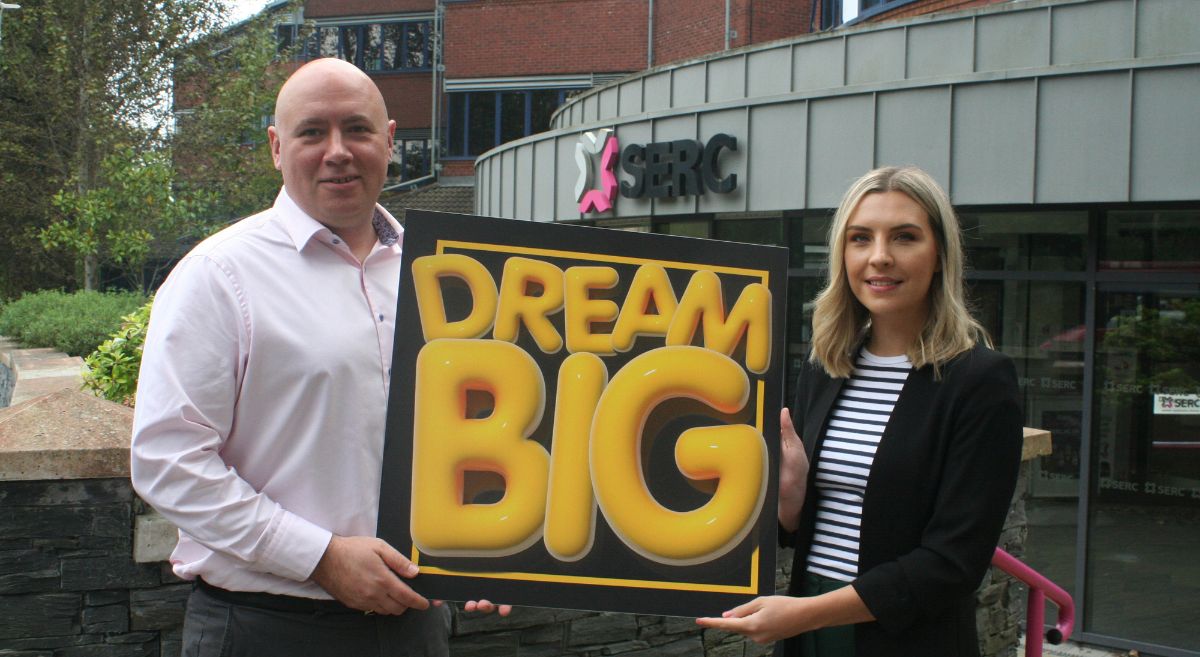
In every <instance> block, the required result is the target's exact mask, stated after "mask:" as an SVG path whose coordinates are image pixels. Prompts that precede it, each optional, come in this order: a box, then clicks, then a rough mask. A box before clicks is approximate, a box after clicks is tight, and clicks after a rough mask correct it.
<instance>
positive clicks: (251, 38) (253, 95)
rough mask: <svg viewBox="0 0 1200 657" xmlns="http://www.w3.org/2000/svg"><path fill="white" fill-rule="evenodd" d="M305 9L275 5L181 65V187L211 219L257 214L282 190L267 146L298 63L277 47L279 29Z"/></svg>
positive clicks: (204, 43) (177, 144)
mask: <svg viewBox="0 0 1200 657" xmlns="http://www.w3.org/2000/svg"><path fill="white" fill-rule="evenodd" d="M298 4H299V3H298V2H293V3H290V4H288V5H283V6H277V7H274V8H273V10H272V12H271V13H269V14H267V13H262V14H259V15H258V16H256V17H254V18H252V19H250V20H247V21H245V22H243V23H241V24H239V25H237V26H234V27H233V28H230V29H227V30H224V31H222V32H220V33H216V34H212V35H210V36H209V37H208V38H205V39H203V40H201V41H199V42H198V43H196V44H194V45H193V46H192V47H191V48H189V50H188V52H187V54H186V55H184V56H182V57H180V58H179V59H178V60H177V62H176V69H175V73H176V82H177V86H176V92H175V109H176V117H177V120H178V125H177V128H176V130H175V133H174V136H173V138H172V145H173V150H174V153H175V167H176V171H177V179H176V182H177V183H178V185H179V186H180V187H181V188H185V189H187V190H188V192H189V193H190V194H192V195H193V198H194V199H195V200H196V201H197V202H198V203H199V204H200V206H199V208H200V209H198V210H197V211H198V212H200V213H201V214H203V215H204V216H205V217H207V218H209V219H210V220H214V221H229V220H233V219H237V218H239V217H243V216H246V215H248V214H250V213H252V212H257V211H258V210H261V209H263V208H264V207H267V206H269V205H270V204H271V202H272V200H273V199H274V196H275V194H276V193H278V191H279V182H280V181H279V173H278V172H277V171H275V166H274V163H273V161H272V159H271V155H270V151H269V150H268V149H267V147H266V142H267V125H268V124H269V121H270V119H271V117H272V115H273V114H274V105H275V96H276V94H277V93H278V92H279V87H280V86H281V85H282V84H283V81H284V80H285V79H286V77H287V76H288V74H290V73H291V71H292V70H293V68H294V65H293V64H292V62H291V61H290V54H291V49H290V48H287V47H281V46H280V44H279V43H278V42H277V40H276V34H275V30H274V25H275V22H276V21H277V20H278V19H279V18H280V17H281V16H284V15H286V14H288V13H290V12H293V11H294V10H295V7H296V6H298ZM297 41H298V40H297Z"/></svg>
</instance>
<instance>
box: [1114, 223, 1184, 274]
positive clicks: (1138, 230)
mask: <svg viewBox="0 0 1200 657" xmlns="http://www.w3.org/2000/svg"><path fill="white" fill-rule="evenodd" d="M1197 226H1200V211H1198V210H1172V211H1157V212H1155V211H1134V212H1109V213H1107V216H1106V218H1105V220H1104V228H1103V230H1102V234H1101V240H1100V263H1099V268H1100V269H1107V270H1121V271H1147V270H1158V271H1163V270H1166V271H1191V272H1196V271H1200V230H1197Z"/></svg>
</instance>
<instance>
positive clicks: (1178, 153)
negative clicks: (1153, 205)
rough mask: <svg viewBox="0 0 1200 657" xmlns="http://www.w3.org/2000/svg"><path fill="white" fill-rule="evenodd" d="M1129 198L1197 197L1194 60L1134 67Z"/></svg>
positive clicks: (1198, 85) (1197, 73)
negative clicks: (1167, 65) (1152, 67)
mask: <svg viewBox="0 0 1200 657" xmlns="http://www.w3.org/2000/svg"><path fill="white" fill-rule="evenodd" d="M1133 90H1134V91H1133V94H1134V97H1133V158H1132V159H1133V163H1132V167H1133V193H1132V198H1131V199H1130V200H1133V201H1169V200H1191V201H1194V200H1196V199H1200V112H1198V111H1197V110H1196V102H1197V100H1196V99H1198V98H1200V66H1188V67H1182V68H1173V69H1163V70H1157V71H1138V72H1137V75H1136V77H1135V78H1134V86H1133Z"/></svg>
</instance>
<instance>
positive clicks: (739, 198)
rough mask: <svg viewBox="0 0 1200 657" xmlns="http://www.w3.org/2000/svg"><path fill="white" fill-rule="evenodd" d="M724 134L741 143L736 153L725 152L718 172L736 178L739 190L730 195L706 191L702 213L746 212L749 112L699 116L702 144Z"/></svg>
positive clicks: (709, 113)
mask: <svg viewBox="0 0 1200 657" xmlns="http://www.w3.org/2000/svg"><path fill="white" fill-rule="evenodd" d="M718 133H725V134H727V135H731V136H733V137H736V138H737V140H738V143H737V151H729V150H725V149H722V150H721V158H720V161H719V162H718V163H717V170H718V171H719V172H720V174H721V176H723V177H728V176H730V175H736V176H737V188H736V189H734V190H733V191H732V192H729V193H727V194H715V193H713V192H711V191H709V190H707V189H706V190H704V195H703V196H701V197H700V199H699V200H700V212H741V211H743V210H745V209H746V191H747V188H746V181H747V176H746V146H747V141H748V140H747V139H746V110H745V109H742V108H740V107H739V108H737V109H731V110H725V111H721V112H708V113H705V114H701V115H700V137H699V139H700V141H701V142H702V143H707V142H708V140H709V138H711V137H712V136H713V135H715V134H718Z"/></svg>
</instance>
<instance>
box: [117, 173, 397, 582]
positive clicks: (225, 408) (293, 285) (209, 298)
mask: <svg viewBox="0 0 1200 657" xmlns="http://www.w3.org/2000/svg"><path fill="white" fill-rule="evenodd" d="M376 218H377V220H376V228H377V234H379V235H380V237H381V240H382V241H383V242H391V243H390V244H387V243H381V242H380V241H377V242H376V244H375V246H374V247H373V249H372V250H371V253H370V255H368V256H367V257H366V259H365V260H364V261H363V262H362V263H361V265H360V263H359V262H358V261H357V260H356V259H355V257H354V256H353V255H352V254H351V252H350V249H349V248H348V247H347V246H346V244H345V243H344V242H342V240H341V239H339V238H338V237H337V236H336V235H335V234H334V233H333V232H331V231H330V230H329V229H328V228H326V227H325V226H323V225H321V224H320V223H318V222H317V221H316V220H314V219H313V218H312V217H310V216H308V215H307V214H305V213H304V211H302V210H301V209H300V208H299V207H298V206H297V205H296V204H295V203H294V202H293V201H292V199H291V198H290V197H288V195H287V190H286V189H285V190H281V191H280V193H279V196H278V197H277V198H276V200H275V205H274V206H273V207H272V208H270V209H269V210H266V211H265V212H261V213H259V214H256V215H254V216H251V217H248V218H246V219H243V220H242V221H239V222H238V223H236V224H234V225H232V226H230V227H229V228H226V229H225V230H223V231H221V232H219V233H217V234H216V235H214V236H212V237H210V238H208V239H206V240H204V241H203V242H202V243H201V244H200V245H198V246H197V247H196V248H195V249H193V250H192V251H191V252H190V253H189V254H188V255H187V256H186V257H184V259H183V260H182V261H181V262H180V263H179V265H178V266H176V268H175V269H174V271H173V272H172V273H171V275H170V276H169V277H168V279H167V281H166V282H165V283H164V284H163V286H162V288H161V289H160V290H159V292H158V294H157V296H156V297H155V300H154V310H153V312H152V317H151V321H150V329H149V332H148V334H147V337H146V346H145V351H144V355H143V360H142V369H141V375H140V377H141V378H140V380H139V384H138V395H137V406H136V410H135V418H134V431H133V446H132V479H133V483H134V486H135V488H136V489H137V491H138V493H139V494H141V495H142V497H143V499H145V500H146V501H148V502H149V503H151V504H152V505H153V506H154V507H155V508H156V509H158V510H159V512H161V513H162V515H163V516H165V517H166V518H167V519H168V520H170V521H171V522H173V523H174V524H175V525H176V526H178V527H179V528H180V534H179V544H178V546H177V547H176V548H175V551H174V553H173V554H172V555H171V562H172V564H173V566H174V570H175V573H176V574H177V575H179V576H180V577H183V578H185V579H192V578H194V577H197V576H201V577H203V578H204V580H205V581H207V582H209V583H211V584H213V585H215V586H219V587H222V588H226V589H230V590H241V591H266V592H270V593H279V594H285V595H294V596H303V597H312V598H328V597H329V595H328V594H326V593H325V592H324V590H322V589H321V588H320V587H318V586H317V585H316V584H314V583H312V582H310V581H307V580H308V577H309V575H310V574H311V573H312V571H313V569H314V568H315V567H316V565H317V562H318V561H320V559H321V556H322V554H323V553H324V551H325V548H326V547H327V545H328V544H329V540H330V538H331V536H332V535H333V534H338V535H342V536H362V535H365V536H374V535H375V529H376V515H377V513H378V509H379V480H380V468H381V461H382V456H383V438H384V421H385V410H386V406H387V395H388V381H389V368H390V366H391V362H392V339H393V331H394V330H395V317H394V315H395V312H396V294H397V286H398V283H399V277H400V254H401V242H402V239H401V237H402V234H403V233H402V229H401V228H400V226H399V224H397V223H396V220H395V219H394V218H393V217H392V216H391V215H390V214H388V213H387V211H386V210H384V209H383V208H382V207H377V215H376ZM381 228H382V229H383V230H382V231H381V230H380V229H381ZM389 229H390V230H389Z"/></svg>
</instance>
